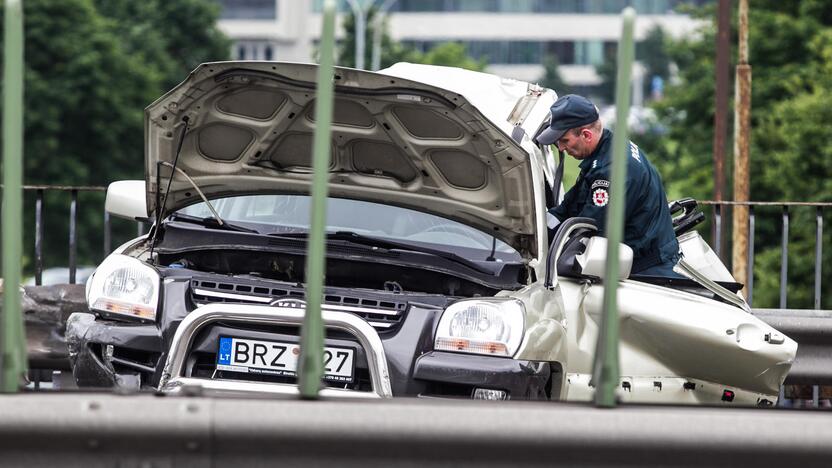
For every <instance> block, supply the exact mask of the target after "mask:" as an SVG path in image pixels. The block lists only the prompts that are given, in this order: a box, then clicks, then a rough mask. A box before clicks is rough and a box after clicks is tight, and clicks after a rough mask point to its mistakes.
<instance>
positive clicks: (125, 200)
mask: <svg viewBox="0 0 832 468" xmlns="http://www.w3.org/2000/svg"><path fill="white" fill-rule="evenodd" d="M104 209H105V210H107V213H110V214H111V215H113V216H118V217H120V218H127V219H132V220H136V221H148V220H149V219H150V216H149V215H148V213H147V191H146V190H145V182H144V181H143V180H120V181H118V182H113V183H111V184H110V186H109V187H107V199H106V201H105V202H104Z"/></svg>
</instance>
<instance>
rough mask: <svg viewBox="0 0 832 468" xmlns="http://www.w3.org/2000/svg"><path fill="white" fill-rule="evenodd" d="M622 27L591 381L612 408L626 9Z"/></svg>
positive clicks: (628, 59) (631, 21) (627, 56)
mask: <svg viewBox="0 0 832 468" xmlns="http://www.w3.org/2000/svg"><path fill="white" fill-rule="evenodd" d="M621 17H622V21H623V23H624V24H623V28H622V32H621V42H619V43H618V76H617V78H616V81H615V109H616V116H615V119H616V120H615V122H616V126H615V134H614V135H613V139H612V147H613V159H612V174H611V178H610V193H611V194H612V197H610V205H609V208H608V209H607V229H606V230H607V241H608V244H607V264H606V270H605V278H606V280H605V281H604V303H603V305H604V310H603V318H602V319H601V330H600V333H599V335H598V343H597V345H596V348H595V362H594V366H593V369H592V380H593V381H594V382H595V383H596V390H595V404H596V405H597V406H601V407H607V408H611V407H614V406H615V404H616V400H615V391H616V389H617V388H618V381H619V378H620V376H619V373H620V369H619V363H618V304H617V302H618V298H617V294H618V279H619V278H618V267H619V262H618V251H619V248H618V247H619V243H620V242H621V241H622V239H623V231H624V206H625V201H626V200H625V197H626V180H627V158H628V152H629V151H628V148H627V147H628V141H629V140H628V135H627V133H628V132H627V117H628V116H629V114H630V87H631V71H632V68H633V56H634V55H635V46H634V44H633V29H634V25H635V19H636V12H635V10H633V9H632V8H631V7H627V8H625V9H624V11H623V12H622V15H621Z"/></svg>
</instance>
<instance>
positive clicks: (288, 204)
mask: <svg viewBox="0 0 832 468" xmlns="http://www.w3.org/2000/svg"><path fill="white" fill-rule="evenodd" d="M211 203H212V205H213V207H214V208H215V209H216V210H217V213H218V214H219V215H220V217H221V218H222V219H223V221H227V222H230V223H234V224H237V225H242V226H245V227H248V228H252V229H255V230H256V231H257V232H259V233H261V234H272V235H281V234H292V233H305V232H307V231H308V229H309V213H310V208H311V203H312V198H311V197H309V196H307V195H249V196H238V197H228V198H221V199H217V200H213V201H212V202H211ZM179 213H181V214H185V215H189V216H196V217H200V218H208V217H212V216H213V213H211V210H210V209H209V208H208V206H207V205H206V204H205V203H197V204H195V205H191V206H188V207H186V208H183V209H182V210H180V211H179ZM326 214H327V217H326V218H327V219H326V230H327V232H329V233H335V232H340V231H347V232H353V233H356V234H360V235H362V236H369V237H378V238H383V239H392V240H396V241H399V242H403V243H412V244H418V245H423V246H427V247H431V248H436V249H440V250H445V251H449V252H454V253H465V254H466V257H469V258H473V259H485V258H487V257H489V256H491V255H492V249H493V251H494V253H493V256H494V257H495V258H496V259H498V260H503V261H520V260H522V258H521V256H520V254H519V253H518V252H517V251H516V250H514V248H512V247H511V246H510V245H508V244H506V243H505V242H503V241H501V240H499V239H495V238H494V237H493V236H490V235H488V234H486V233H484V232H482V231H480V230H477V229H475V228H472V227H470V226H467V225H465V224H462V223H459V222H456V221H452V220H449V219H446V218H442V217H439V216H435V215H432V214H428V213H423V212H420V211H415V210H410V209H407V208H401V207H397V206H391V205H384V204H380V203H372V202H366V201H359V200H350V199H344V198H329V199H328V200H327V213H326Z"/></svg>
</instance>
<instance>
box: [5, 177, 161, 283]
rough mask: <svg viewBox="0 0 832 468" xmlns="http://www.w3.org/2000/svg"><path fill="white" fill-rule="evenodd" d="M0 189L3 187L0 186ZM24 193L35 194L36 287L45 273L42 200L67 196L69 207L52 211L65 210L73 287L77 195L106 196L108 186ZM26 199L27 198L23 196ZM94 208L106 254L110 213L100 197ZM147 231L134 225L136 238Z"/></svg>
mask: <svg viewBox="0 0 832 468" xmlns="http://www.w3.org/2000/svg"><path fill="white" fill-rule="evenodd" d="M0 188H2V186H0ZM23 190H24V193H25V194H27V195H32V194H33V195H34V231H33V234H34V252H33V254H34V256H33V257H32V259H33V269H34V278H35V284H36V285H41V284H43V271H44V242H45V239H46V235H45V233H44V227H45V211H46V204H45V199H46V197H47V194H49V193H50V192H51V193H64V194H67V195H68V197H69V200H68V204H66V205H64V204H62V205H61V206H60V207H55V208H53V209H67V210H68V220H67V221H68V226H69V232H68V238H67V246H68V255H67V262H66V266H67V269H68V274H69V283H70V284H75V283H76V282H77V281H76V280H77V270H78V225H79V223H78V219H79V202H78V198H79V194H81V193H102V194H103V193H106V191H107V187H104V186H68V185H24V186H23ZM25 198H28V197H25ZM96 205H100V208H98V207H97V206H96V209H100V210H101V212H102V213H103V214H102V216H103V245H102V249H101V251H102V255H103V256H106V255H108V254H109V253H110V252H111V251H112V249H113V235H112V222H111V219H110V214H109V213H107V211H106V210H105V209H104V200H103V197H102V199H101V201H100V203H96ZM24 215H25V216H24V218H25V219H26V220H27V222H28V220H29V219H30V218H29V216H28V214H26V213H24ZM146 229H147V226H146V225H145V224H144V223H141V222H138V223H136V235H137V236H139V235H142V234H143V233H144V232H145V231H146Z"/></svg>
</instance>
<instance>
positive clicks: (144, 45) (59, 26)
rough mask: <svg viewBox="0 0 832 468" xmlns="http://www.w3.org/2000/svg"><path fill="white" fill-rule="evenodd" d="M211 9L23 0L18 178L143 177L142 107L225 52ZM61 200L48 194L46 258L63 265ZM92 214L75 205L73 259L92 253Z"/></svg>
mask: <svg viewBox="0 0 832 468" xmlns="http://www.w3.org/2000/svg"><path fill="white" fill-rule="evenodd" d="M218 8H219V7H218V4H216V3H214V2H206V1H201V0H176V1H173V0H142V1H140V2H136V1H132V0H61V1H59V2H56V1H53V0H27V1H26V2H25V4H24V35H25V46H24V47H25V51H24V53H25V82H24V86H25V95H24V105H25V114H24V119H25V121H24V132H25V133H24V182H25V183H27V184H53V185H106V184H107V183H109V182H110V181H112V180H116V179H121V178H141V177H143V169H144V166H143V157H144V156H143V154H144V153H143V148H144V138H143V128H144V124H143V109H144V108H145V107H146V106H147V105H148V104H150V103H151V102H153V101H154V100H155V99H156V98H158V97H159V96H160V95H161V94H162V93H164V92H165V91H167V90H168V89H169V88H170V87H171V86H172V85H173V84H175V83H178V82H179V81H181V80H182V79H184V78H185V77H186V76H187V73H188V72H189V71H190V70H192V69H193V68H194V67H195V66H196V65H198V64H199V63H200V62H203V61H210V60H226V59H227V58H228V53H229V50H230V43H229V42H228V40H227V39H225V38H224V37H223V36H222V35H221V34H220V32H219V31H218V30H217V29H216V20H217V18H218V14H219V10H218ZM99 198H100V197H99ZM84 200H86V199H85V198H84V197H82V198H81V203H84ZM27 201H29V202H30V201H31V199H30V197H27ZM99 202H100V200H99ZM67 204H68V200H67V197H61V196H59V195H55V194H50V195H48V196H47V198H46V210H45V214H46V215H47V216H48V217H47V219H46V220H45V221H46V225H45V232H46V237H47V241H46V242H45V247H46V249H47V250H46V252H45V260H46V262H47V266H55V265H62V264H65V260H60V259H65V258H66V248H67V247H66V243H65V239H67V238H68V233H67V229H68V227H67V225H68V223H67V217H66V216H65V213H66V206H67ZM28 212H31V211H28ZM100 213H101V212H100V211H98V210H82V209H79V215H80V216H82V217H81V218H79V225H78V233H79V234H78V251H79V257H80V261H81V262H95V261H96V260H97V259H98V258H100V255H101V251H102V249H101V245H102V237H101V236H102V234H101V233H102V220H101V215H100ZM26 221H27V222H26V224H25V226H26V229H27V233H26V236H25V238H26V240H27V242H28V243H29V244H30V247H29V248H27V253H28V252H31V244H32V242H33V234H32V224H31V223H30V220H26ZM132 229H133V230H135V227H133V228H132ZM133 232H135V231H133ZM29 268H31V265H29Z"/></svg>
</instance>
